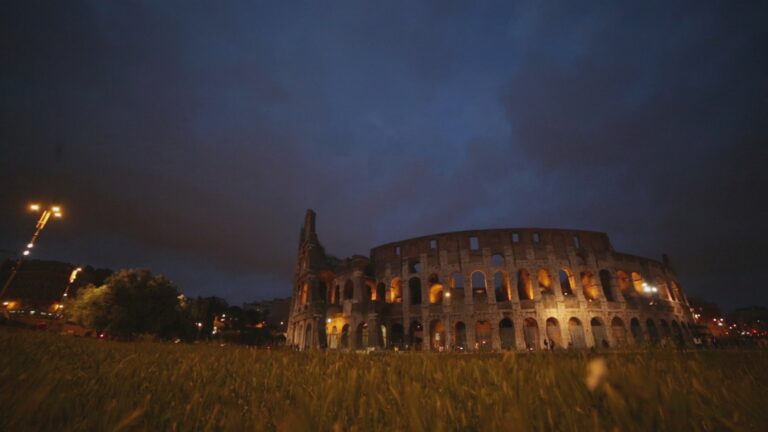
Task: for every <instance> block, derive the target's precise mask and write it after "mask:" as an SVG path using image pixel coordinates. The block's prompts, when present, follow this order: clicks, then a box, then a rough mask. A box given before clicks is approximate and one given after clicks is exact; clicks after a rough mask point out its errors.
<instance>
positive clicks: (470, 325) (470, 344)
mask: <svg viewBox="0 0 768 432" xmlns="http://www.w3.org/2000/svg"><path fill="white" fill-rule="evenodd" d="M464 325H466V328H467V350H469V351H476V350H477V349H476V348H475V326H477V320H475V319H474V318H472V319H471V321H469V322H467V321H464Z"/></svg>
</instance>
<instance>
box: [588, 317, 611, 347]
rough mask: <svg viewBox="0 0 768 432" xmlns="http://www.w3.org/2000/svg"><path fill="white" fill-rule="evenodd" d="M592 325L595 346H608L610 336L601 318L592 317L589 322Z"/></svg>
mask: <svg viewBox="0 0 768 432" xmlns="http://www.w3.org/2000/svg"><path fill="white" fill-rule="evenodd" d="M589 324H590V325H591V326H592V337H593V338H594V342H595V348H608V337H607V336H606V334H605V326H603V320H601V319H600V318H597V317H595V318H592V321H590V323H589Z"/></svg>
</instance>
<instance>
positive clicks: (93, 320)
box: [64, 269, 194, 338]
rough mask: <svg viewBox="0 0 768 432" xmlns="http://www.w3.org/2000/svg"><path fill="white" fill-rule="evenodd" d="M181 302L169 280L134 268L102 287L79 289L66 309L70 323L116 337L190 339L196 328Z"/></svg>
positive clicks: (118, 273)
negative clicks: (180, 337)
mask: <svg viewBox="0 0 768 432" xmlns="http://www.w3.org/2000/svg"><path fill="white" fill-rule="evenodd" d="M182 299H183V296H181V294H180V292H179V290H178V289H177V288H176V285H174V284H173V282H171V281H170V280H168V279H167V278H166V277H164V276H161V275H153V274H152V272H150V271H149V270H145V269H131V270H121V271H119V272H117V273H115V274H113V275H112V276H110V277H109V278H107V280H106V281H105V283H104V285H102V286H101V287H98V288H97V287H93V286H89V287H86V288H84V289H82V290H80V292H78V294H77V297H76V298H75V299H73V300H72V301H71V302H70V304H69V305H68V306H67V307H65V309H64V310H65V311H67V318H68V319H69V320H71V321H74V322H76V323H78V324H80V325H82V326H84V327H88V328H93V329H97V330H106V331H108V332H109V333H111V334H113V335H117V336H126V337H130V336H134V335H137V334H152V335H156V336H159V337H163V338H169V337H172V336H189V335H192V334H194V328H193V326H192V324H191V323H190V322H189V321H188V320H187V319H185V317H184V315H183V314H182V313H181V300H182Z"/></svg>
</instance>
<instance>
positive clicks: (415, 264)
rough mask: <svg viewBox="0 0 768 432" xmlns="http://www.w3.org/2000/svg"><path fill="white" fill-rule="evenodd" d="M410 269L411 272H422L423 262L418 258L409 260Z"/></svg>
mask: <svg viewBox="0 0 768 432" xmlns="http://www.w3.org/2000/svg"><path fill="white" fill-rule="evenodd" d="M408 271H409V272H411V273H421V263H420V262H419V261H418V260H411V261H408Z"/></svg>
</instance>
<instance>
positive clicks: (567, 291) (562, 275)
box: [557, 268, 575, 297]
mask: <svg viewBox="0 0 768 432" xmlns="http://www.w3.org/2000/svg"><path fill="white" fill-rule="evenodd" d="M557 275H558V277H559V279H560V289H561V290H562V291H563V296H565V297H568V296H572V295H573V286H574V285H575V283H574V280H573V272H572V271H571V269H569V268H562V269H560V271H559V272H558V274H557Z"/></svg>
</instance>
